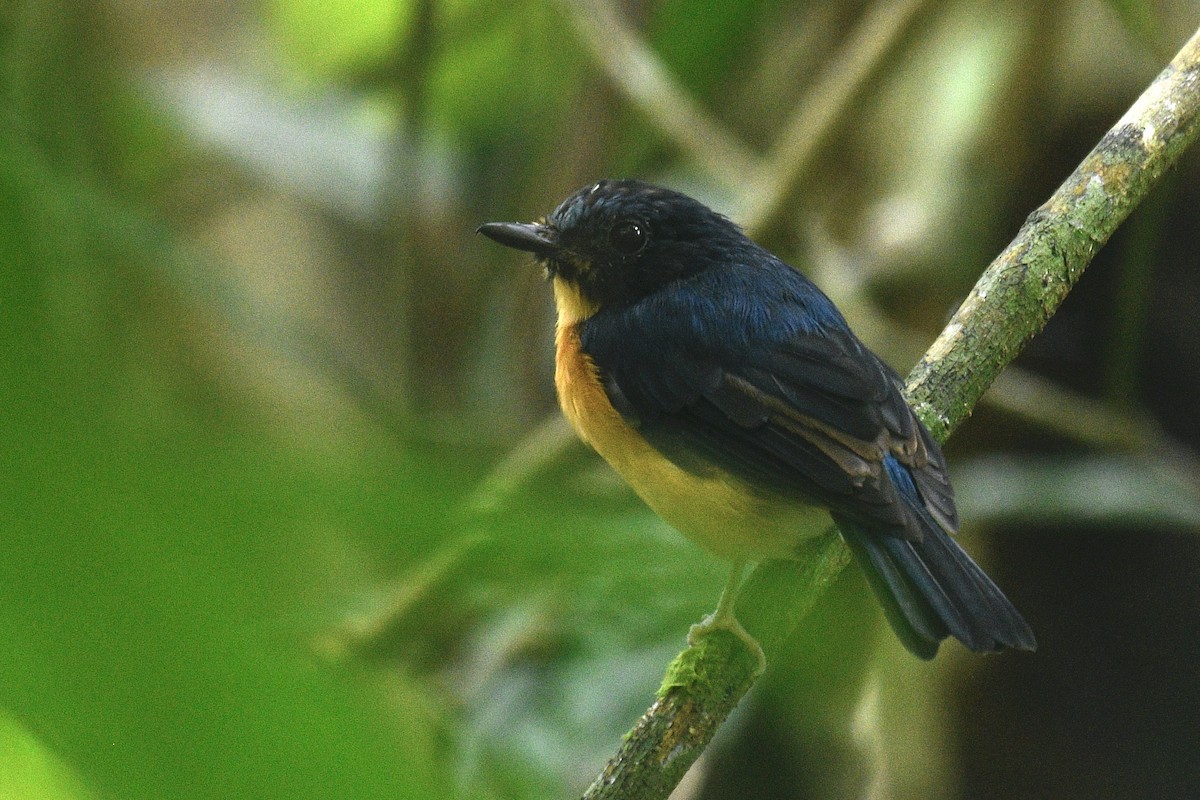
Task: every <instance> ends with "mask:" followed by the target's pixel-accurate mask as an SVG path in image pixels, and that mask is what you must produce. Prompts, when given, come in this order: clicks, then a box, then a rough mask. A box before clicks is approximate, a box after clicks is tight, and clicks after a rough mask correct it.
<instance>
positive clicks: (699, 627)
mask: <svg viewBox="0 0 1200 800" xmlns="http://www.w3.org/2000/svg"><path fill="white" fill-rule="evenodd" d="M713 631H728V632H729V633H732V634H733V635H734V636H736V637H737V638H739V639H741V640H742V644H744V645H745V646H746V649H747V650H749V651H750V654H751V655H752V656H754V660H755V661H756V662H757V664H758V666H757V668H756V669H755V670H754V677H756V678H757V677H758V676H759V675H761V674H763V672H764V671H765V670H766V668H767V656H766V653H764V652H763V649H762V645H760V644H759V643H758V640H757V639H755V638H754V637H753V636H751V635H750V632H749V631H748V630H746V629H745V628H743V627H742V623H740V622H738V619H737V617H735V616H733V614H722V613H721V609H717V611H715V612H713V613H712V614H709V615H708V616H707V617H705V618H704V619H703V620H702V621H700V622H698V623H696V624H695V625H693V626H692V627H691V628H689V629H688V637H687V642H688V646H690V647H695V646H696V644H697V643H698V642H699V641H700V640H701V639H703V638H704V637H705V636H708V635H709V634H710V633H712V632H713Z"/></svg>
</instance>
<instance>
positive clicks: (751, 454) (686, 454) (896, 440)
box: [580, 261, 957, 539]
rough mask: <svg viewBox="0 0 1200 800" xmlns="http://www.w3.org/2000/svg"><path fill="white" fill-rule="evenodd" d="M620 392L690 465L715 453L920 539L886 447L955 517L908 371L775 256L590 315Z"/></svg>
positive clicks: (597, 348)
mask: <svg viewBox="0 0 1200 800" xmlns="http://www.w3.org/2000/svg"><path fill="white" fill-rule="evenodd" d="M580 335H581V342H582V345H583V349H584V350H585V351H586V352H587V353H588V354H589V355H590V356H591V358H592V359H593V361H594V362H595V363H596V365H597V367H599V369H600V371H601V375H602V378H603V380H604V381H605V387H606V390H607V392H608V395H609V398H610V400H611V401H612V402H613V405H614V406H615V407H616V408H617V410H618V411H620V412H621V413H622V414H623V415H624V416H625V417H626V418H627V419H629V420H631V421H635V422H636V424H638V425H639V427H640V430H641V432H642V434H643V435H644V436H645V437H646V439H647V440H648V441H650V443H651V444H652V445H654V447H655V448H657V449H658V450H659V451H660V452H662V453H663V454H664V455H666V456H667V457H668V458H670V459H671V460H672V461H674V462H676V463H677V464H679V465H680V466H682V467H684V468H685V469H689V470H692V471H697V472H700V471H703V470H705V469H708V468H711V466H712V465H718V466H720V467H721V468H724V469H726V470H729V471H730V472H732V473H734V474H735V475H738V476H740V477H742V478H744V479H745V480H747V481H748V482H750V483H751V484H753V485H755V486H759V487H762V488H764V489H768V490H771V491H774V492H777V493H779V494H783V495H785V496H795V497H797V498H799V499H803V500H805V501H808V502H817V503H820V504H822V505H825V506H827V507H828V508H830V509H831V510H833V511H834V512H836V513H838V514H840V515H843V516H845V517H847V518H850V519H853V520H856V521H859V522H861V523H863V524H865V525H868V526H870V527H871V528H872V529H874V530H878V531H880V532H882V533H886V534H890V535H894V536H899V537H901V538H909V539H919V538H920V537H921V535H922V530H923V528H924V525H925V523H924V520H923V519H921V515H920V514H918V513H917V512H915V511H914V510H913V509H912V508H910V506H909V504H906V503H902V502H900V498H899V494H898V489H897V484H896V482H895V481H894V480H893V478H892V477H891V476H890V475H889V473H888V471H887V469H886V468H885V465H884V459H885V457H887V456H891V457H892V458H894V459H896V461H897V462H898V463H900V464H901V465H903V466H904V467H905V468H906V469H907V470H909V471H910V473H911V474H912V477H913V481H914V483H915V485H916V487H917V488H918V490H919V492H920V495H921V499H922V501H923V502H922V506H923V508H924V510H925V512H926V513H927V514H928V515H929V516H932V518H933V519H934V520H936V521H937V522H938V523H939V524H940V525H941V526H942V527H945V528H946V529H948V530H955V529H956V528H957V516H956V512H955V508H954V498H953V492H952V490H951V488H950V483H949V480H948V479H947V477H946V469H945V462H944V460H943V459H942V456H941V452H940V450H939V449H938V447H937V445H936V443H934V442H933V441H932V440H931V438H930V437H929V435H928V433H927V432H926V431H925V430H924V428H923V427H922V426H921V425H920V423H919V422H917V420H916V419H915V418H914V416H913V414H912V411H911V409H910V408H909V407H908V404H907V403H906V402H905V400H904V397H903V395H902V394H901V387H902V384H901V381H900V379H899V377H898V376H897V375H896V374H895V373H894V372H893V371H892V370H891V369H890V368H888V367H887V366H886V365H884V364H883V363H882V362H881V361H880V360H879V359H878V358H877V357H876V356H875V355H874V354H873V353H871V352H870V351H869V350H868V349H867V348H866V347H865V346H864V345H863V344H862V343H861V342H860V341H859V340H858V339H857V338H856V337H855V336H854V334H853V333H852V332H851V331H850V329H849V327H848V326H847V325H846V323H845V321H844V320H843V319H842V317H841V315H840V314H839V313H838V311H837V310H836V309H835V308H834V306H833V304H832V302H830V300H829V299H828V298H827V297H825V295H824V294H822V293H821V292H820V290H818V289H817V288H816V287H815V286H814V285H813V284H812V283H810V282H809V281H808V280H807V279H806V278H804V277H803V276H802V275H800V273H798V272H796V271H795V270H792V269H791V268H790V267H787V266H786V265H784V264H782V263H781V262H778V261H773V262H772V263H771V265H769V266H766V267H764V266H743V267H732V268H729V269H723V270H721V271H708V272H704V273H701V274H700V275H696V276H693V277H692V278H690V279H688V280H686V281H681V282H679V283H677V284H675V285H674V286H673V287H672V290H671V291H669V292H660V293H657V294H655V295H652V296H650V297H648V298H645V299H643V300H642V301H640V302H639V303H637V304H635V305H632V306H627V307H624V308H607V309H604V310H602V311H601V312H600V313H598V314H597V315H595V316H594V317H592V318H591V319H589V320H588V321H586V322H585V323H583V325H582V328H581V332H580Z"/></svg>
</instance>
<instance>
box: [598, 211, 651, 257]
mask: <svg viewBox="0 0 1200 800" xmlns="http://www.w3.org/2000/svg"><path fill="white" fill-rule="evenodd" d="M648 238H649V233H648V232H647V231H646V226H645V225H641V224H639V223H637V222H633V221H632V220H625V221H624V222H618V223H617V224H616V225H614V226H613V227H612V230H611V231H609V232H608V243H609V244H610V245H612V248H613V250H616V251H617V252H618V253H620V254H621V255H623V256H631V255H634V254H635V253H637V252H639V251H640V250H641V249H642V248H643V247H645V246H646V240H647V239H648Z"/></svg>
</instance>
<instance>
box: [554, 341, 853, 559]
mask: <svg viewBox="0 0 1200 800" xmlns="http://www.w3.org/2000/svg"><path fill="white" fill-rule="evenodd" d="M554 382H555V386H556V387H557V389H558V400H559V403H560V404H561V406H562V410H563V413H564V414H565V415H566V417H567V419H568V420H569V421H570V423H571V425H572V426H573V427H574V428H575V430H576V432H578V434H579V436H580V437H581V438H582V439H583V440H584V441H585V442H587V443H588V444H589V445H591V446H592V447H593V448H594V449H595V450H596V452H598V453H599V454H600V455H601V456H603V457H604V459H605V460H606V461H608V463H609V464H611V465H612V467H613V469H615V470H616V471H617V472H618V473H619V474H620V475H621V477H622V478H624V479H625V481H626V482H628V483H629V485H630V486H631V487H633V490H634V491H635V492H637V493H638V495H639V496H640V497H641V498H642V499H643V500H644V501H645V502H646V504H647V505H649V506H650V507H651V508H652V509H654V511H655V512H656V513H657V514H658V515H659V516H660V517H662V518H663V520H665V521H666V522H667V523H668V524H669V525H671V526H672V527H674V528H675V529H676V530H678V531H679V532H680V533H683V534H684V535H686V536H688V537H689V538H691V539H692V540H693V541H695V542H697V543H698V544H700V545H701V546H703V547H705V548H707V549H708V550H711V551H712V552H714V553H716V554H717V555H719V556H722V557H725V558H729V559H734V560H736V559H741V558H749V559H760V558H788V557H791V556H792V555H793V554H794V553H795V551H796V547H797V545H798V544H799V543H800V542H801V541H802V540H803V539H804V538H806V537H809V536H815V535H818V534H820V533H822V532H823V530H824V529H825V527H826V526H827V525H828V523H829V516H828V514H827V513H826V512H825V511H824V509H820V508H816V507H813V506H805V505H802V504H800V503H796V502H790V501H786V500H783V499H782V498H779V497H774V496H772V497H768V496H766V495H764V494H763V493H761V492H758V491H757V490H755V489H754V488H752V487H751V486H749V485H748V484H746V483H745V482H743V481H741V480H739V479H738V478H736V477H734V476H733V475H730V474H728V473H726V472H724V471H722V470H718V469H716V468H714V469H713V471H712V472H711V473H706V474H704V475H696V474H694V473H691V472H687V471H686V470H683V469H681V468H680V467H678V466H676V465H675V464H674V463H673V462H672V461H670V460H668V459H667V458H666V457H665V456H663V455H662V454H661V453H659V452H658V451H657V450H655V449H654V448H653V447H651V446H650V445H649V444H648V443H647V442H646V440H645V439H644V438H642V436H641V434H640V433H639V432H638V431H637V430H636V429H635V428H633V427H632V426H631V425H629V424H628V423H627V422H625V420H624V419H623V418H622V417H621V415H620V414H619V413H618V412H617V410H616V409H615V408H613V406H612V403H611V402H609V399H608V395H607V393H606V392H605V391H604V386H603V385H602V384H601V383H600V380H599V379H598V375H597V370H596V366H595V364H593V363H592V360H591V358H590V357H589V356H588V355H587V354H586V353H584V352H583V350H582V349H581V347H580V342H579V330H578V327H577V325H575V324H560V325H559V327H558V331H557V336H556V354H555V375H554Z"/></svg>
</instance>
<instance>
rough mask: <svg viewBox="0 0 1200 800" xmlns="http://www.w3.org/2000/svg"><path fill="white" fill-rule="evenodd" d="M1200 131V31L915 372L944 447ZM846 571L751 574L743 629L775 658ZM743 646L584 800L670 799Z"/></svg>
mask: <svg viewBox="0 0 1200 800" xmlns="http://www.w3.org/2000/svg"><path fill="white" fill-rule="evenodd" d="M1198 131H1200V31H1197V33H1196V34H1195V35H1194V36H1193V37H1192V39H1191V40H1189V41H1188V43H1187V44H1186V45H1184V47H1183V49H1182V50H1181V51H1180V52H1179V54H1178V55H1177V56H1176V57H1175V59H1174V60H1173V61H1172V62H1171V64H1170V66H1168V67H1167V69H1165V70H1164V71H1163V72H1162V73H1161V74H1160V75H1159V76H1158V78H1156V79H1155V81H1154V82H1153V83H1152V84H1151V85H1150V87H1149V88H1148V89H1147V90H1146V91H1145V92H1144V93H1143V94H1142V96H1141V97H1140V98H1138V100H1137V102H1135V103H1134V104H1133V107H1132V108H1130V110H1129V111H1128V112H1126V114H1125V116H1124V117H1122V118H1121V119H1120V121H1118V122H1117V124H1116V126H1114V127H1113V128H1112V129H1111V130H1110V131H1109V132H1108V134H1106V135H1105V137H1104V138H1103V139H1102V140H1101V141H1100V143H1099V144H1098V145H1097V146H1096V148H1095V149H1094V150H1093V151H1092V152H1091V153H1090V154H1089V155H1088V156H1087V157H1086V158H1085V159H1084V160H1083V163H1082V164H1080V166H1079V167H1078V168H1077V169H1076V170H1075V172H1074V173H1072V174H1071V176H1070V177H1069V178H1067V180H1066V182H1065V183H1063V185H1062V186H1061V187H1059V189H1058V190H1057V191H1056V192H1055V193H1054V194H1053V195H1052V196H1051V198H1050V200H1049V201H1047V202H1046V203H1045V204H1044V205H1043V206H1042V207H1041V208H1039V209H1038V210H1037V211H1035V212H1034V213H1033V214H1031V215H1030V216H1029V219H1028V220H1027V221H1026V224H1025V225H1024V226H1023V227H1022V228H1021V231H1020V232H1019V233H1018V234H1017V237H1016V238H1015V239H1014V240H1013V242H1012V243H1011V244H1010V245H1009V246H1008V248H1006V249H1005V251H1004V252H1003V253H1001V254H1000V256H999V257H998V258H997V259H996V260H995V261H994V262H993V263H992V265H991V266H990V267H988V269H987V270H986V271H985V272H984V274H983V277H981V278H980V280H979V282H978V283H977V284H976V286H975V289H974V290H972V292H971V294H970V295H969V296H968V297H967V299H966V301H965V302H964V303H963V305H962V307H961V308H960V309H959V310H958V313H956V314H955V316H954V318H953V319H952V320H951V322H950V324H949V326H947V328H946V329H945V330H944V331H943V332H942V335H941V336H939V337H938V339H937V341H935V342H934V344H933V346H932V347H931V348H930V349H929V352H927V353H926V355H925V357H924V358H923V359H922V360H921V362H920V363H919V364H918V365H917V367H916V369H915V370H914V371H913V373H912V375H911V376H910V378H909V383H908V396H909V400H910V402H911V403H912V404H913V407H914V408H915V409H916V410H917V413H918V414H919V415H920V416H921V418H922V420H923V421H924V422H925V424H926V425H928V426H929V428H930V430H931V431H932V432H933V434H934V436H936V437H937V438H938V439H939V440H944V439H946V437H948V436H949V435H950V434H951V433H952V432H953V431H954V429H955V428H956V427H958V425H959V424H961V422H962V421H963V420H964V419H966V417H967V416H968V415H969V414H970V411H971V409H972V408H973V407H974V405H975V403H976V402H977V401H978V400H979V398H980V396H981V395H982V394H983V392H984V390H985V389H986V388H987V387H988V386H989V385H990V384H991V383H992V381H993V380H994V379H995V377H996V375H997V374H998V373H999V372H1000V370H1002V369H1003V368H1004V366H1005V365H1007V364H1008V363H1009V362H1010V361H1012V359H1013V358H1015V357H1016V355H1017V354H1018V353H1019V352H1020V350H1021V348H1022V346H1023V345H1024V344H1025V343H1026V342H1027V341H1029V339H1030V338H1032V337H1033V336H1034V335H1036V334H1037V333H1038V332H1039V331H1041V329H1042V327H1043V326H1044V325H1045V323H1046V321H1047V320H1048V319H1049V318H1050V316H1051V314H1053V312H1054V311H1055V309H1057V308H1058V306H1059V304H1061V303H1062V301H1063V299H1065V297H1066V295H1067V292H1068V291H1069V290H1070V288H1071V287H1072V286H1073V285H1074V284H1075V282H1076V281H1077V280H1078V279H1079V277H1080V275H1081V274H1082V273H1083V270H1084V268H1085V267H1086V266H1087V264H1088V262H1089V261H1090V260H1091V258H1092V256H1093V255H1094V254H1095V253H1096V251H1097V250H1099V249H1100V246H1101V245H1103V244H1104V242H1105V241H1107V240H1108V237H1109V236H1110V235H1111V234H1112V233H1113V231H1114V230H1116V228H1117V226H1118V225H1119V224H1120V223H1121V221H1122V220H1124V219H1125V217H1126V216H1128V214H1129V212H1130V211H1131V210H1132V209H1133V208H1134V207H1135V206H1136V205H1137V204H1138V203H1139V202H1140V201H1141V200H1142V199H1143V198H1144V197H1145V196H1146V194H1147V193H1148V192H1149V191H1150V189H1151V188H1152V187H1153V186H1154V184H1155V183H1156V182H1157V181H1158V179H1159V178H1160V177H1161V175H1162V173H1163V171H1164V170H1166V169H1167V168H1168V167H1170V166H1171V165H1172V164H1173V163H1174V162H1175V161H1176V160H1177V159H1178V158H1179V156H1180V155H1181V154H1182V153H1183V151H1184V150H1185V149H1186V148H1187V146H1188V145H1189V144H1191V143H1192V141H1193V140H1194V139H1195V137H1196V134H1197V132H1198ZM848 560H849V559H848V556H847V553H846V547H845V545H844V544H843V543H842V541H841V539H840V538H839V537H835V536H829V537H826V538H825V539H824V540H823V541H822V542H821V543H820V544H819V545H817V546H816V547H815V548H814V549H813V550H812V551H810V552H809V553H808V554H807V556H806V557H804V558H803V559H801V560H800V561H798V562H796V563H794V564H789V563H786V562H782V563H781V562H775V563H764V564H762V565H760V566H759V567H758V568H757V569H756V570H755V571H754V573H753V574H752V575H751V577H750V579H749V582H748V584H747V586H746V589H745V591H743V592H742V595H741V597H740V603H739V609H738V617H739V619H741V621H742V624H743V625H745V627H746V629H747V630H749V631H750V633H752V634H753V635H754V636H755V637H756V638H757V639H758V640H759V642H760V643H762V645H763V648H764V650H765V651H766V652H767V654H768V657H769V656H770V655H771V653H772V652H773V651H774V650H775V648H776V647H777V646H778V643H779V642H781V641H783V640H784V639H785V638H786V637H787V635H788V634H789V633H790V632H791V631H792V630H793V629H794V627H795V626H796V624H797V623H798V621H799V619H800V618H801V617H802V616H803V615H804V614H805V613H806V612H807V611H808V608H809V607H810V606H811V604H812V602H813V601H814V600H815V598H816V597H817V596H819V595H820V594H821V592H823V591H824V588H825V587H826V586H827V585H828V584H829V582H831V581H832V580H833V578H834V577H835V576H836V575H837V573H838V572H839V571H840V569H841V567H842V566H843V565H844V564H845V563H847V561H848ZM706 638H708V639H717V637H706ZM722 638H724V637H722ZM737 641H738V640H736V639H733V637H729V638H728V639H727V640H726V641H724V642H722V641H721V640H720V639H717V642H716V643H715V644H706V643H703V642H702V643H700V644H699V645H698V646H697V647H696V648H689V650H699V651H700V652H696V653H691V654H689V652H688V651H685V652H684V653H683V654H681V655H680V656H679V657H678V658H677V659H676V660H675V662H674V663H673V664H672V666H671V667H670V668H669V669H668V673H667V674H668V679H667V681H665V682H664V684H663V687H662V689H660V692H659V698H658V700H657V701H656V702H655V703H654V705H653V706H651V708H650V709H649V710H648V711H647V712H646V714H645V715H644V716H643V717H642V719H641V720H640V721H639V722H638V724H637V726H636V727H635V728H634V729H633V730H632V731H630V733H629V734H628V735H627V736H626V737H625V740H624V741H623V742H622V744H621V747H620V749H619V750H618V752H617V754H616V755H615V756H614V757H613V759H612V760H611V761H610V762H609V763H608V765H606V766H605V768H604V771H603V772H602V773H601V774H600V777H599V778H597V780H596V781H595V783H593V784H592V786H591V787H590V788H589V789H588V790H587V792H585V794H584V797H585V798H586V799H587V800H599V799H600V798H625V799H626V800H628V799H629V798H638V800H650V799H651V798H666V797H667V796H668V795H669V794H670V792H671V790H672V789H673V788H674V786H675V784H676V783H677V782H678V780H679V779H680V778H681V777H682V776H683V774H684V773H685V772H686V771H687V769H688V767H689V766H690V765H691V764H692V762H693V761H694V760H695V759H696V757H697V756H698V755H699V754H700V753H701V752H702V751H703V749H704V748H705V747H706V746H707V745H708V742H709V741H711V738H712V736H713V735H714V734H715V732H716V730H717V728H718V727H719V725H720V722H721V721H722V720H724V719H725V717H726V716H728V714H729V713H730V711H732V710H733V708H734V707H735V706H736V705H737V703H738V702H739V701H740V700H741V698H742V696H743V695H744V694H745V693H746V691H748V690H749V688H750V686H751V685H752V683H753V681H752V680H750V679H748V678H747V669H748V666H747V663H746V662H747V655H748V654H747V653H745V652H743V651H744V648H741V647H740V646H739V645H737ZM729 648H735V649H734V650H733V651H731V650H730V649H729Z"/></svg>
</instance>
